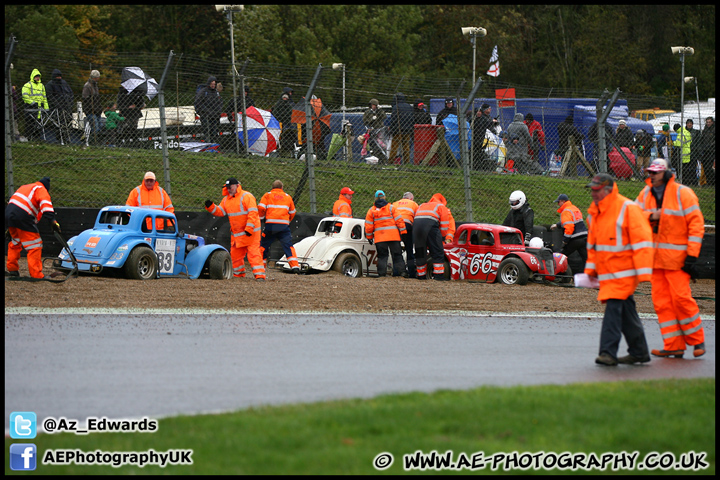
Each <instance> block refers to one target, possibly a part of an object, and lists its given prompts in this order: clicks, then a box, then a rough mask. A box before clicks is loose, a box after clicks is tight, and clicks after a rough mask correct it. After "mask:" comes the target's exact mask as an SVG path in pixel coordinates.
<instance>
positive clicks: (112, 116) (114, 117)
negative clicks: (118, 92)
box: [105, 103, 125, 147]
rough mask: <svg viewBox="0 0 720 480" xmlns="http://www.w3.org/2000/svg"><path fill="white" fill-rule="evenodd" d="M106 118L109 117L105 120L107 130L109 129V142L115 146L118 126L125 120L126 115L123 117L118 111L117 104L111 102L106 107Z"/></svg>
mask: <svg viewBox="0 0 720 480" xmlns="http://www.w3.org/2000/svg"><path fill="white" fill-rule="evenodd" d="M105 118H106V119H107V120H106V121H105V130H107V131H108V139H107V140H108V144H109V145H110V146H112V147H114V146H115V135H116V133H117V128H118V127H119V126H120V122H124V121H125V117H121V116H120V114H119V113H117V104H116V103H111V104H110V105H108V106H107V108H106V109H105Z"/></svg>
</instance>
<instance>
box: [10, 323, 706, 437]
mask: <svg viewBox="0 0 720 480" xmlns="http://www.w3.org/2000/svg"><path fill="white" fill-rule="evenodd" d="M33 311H34V312H36V313H24V311H23V309H6V312H5V313H6V316H5V431H6V435H7V432H8V431H9V430H8V429H9V415H10V413H11V412H13V411H33V412H35V413H36V414H37V418H38V421H40V420H41V419H43V418H46V417H55V418H60V417H66V418H68V419H76V420H80V421H81V422H83V421H84V419H85V418H87V417H90V416H95V417H108V418H111V419H121V418H142V417H146V416H147V417H149V418H160V417H164V416H170V415H177V414H195V413H201V412H220V411H231V410H237V409H241V408H245V407H249V406H257V405H268V404H283V403H299V402H314V401H322V400H329V399H337V398H358V397H360V398H368V397H373V396H376V395H380V394H387V393H399V392H410V391H425V392H431V391H435V390H439V389H468V388H473V387H478V386H483V385H497V386H512V385H533V384H567V383H576V382H607V381H620V380H644V379H652V378H669V377H677V378H689V377H711V378H714V377H715V320H714V317H713V318H712V319H710V320H705V319H704V320H703V326H704V328H705V336H706V341H705V343H706V346H707V350H708V354H706V355H705V356H703V357H702V358H699V359H694V358H693V356H692V353H691V352H690V353H686V355H685V359H682V360H680V359H657V358H653V360H652V361H651V362H650V363H648V364H644V365H636V366H630V365H620V366H618V367H601V366H597V365H595V363H594V359H595V356H596V355H597V348H598V342H599V332H600V324H601V317H600V316H598V314H557V313H556V314H552V316H550V315H548V314H547V313H545V314H538V315H535V314H532V313H524V314H518V315H502V314H478V313H467V314H459V313H457V312H448V313H441V314H437V313H436V314H380V315H363V314H353V313H301V314H294V313H293V314H289V313H284V314H278V313H267V312H257V313H253V312H222V313H221V312H216V313H207V311H204V312H203V313H187V312H183V313H179V312H174V311H162V312H158V311H124V312H111V311H107V312H105V313H84V312H86V311H79V312H78V311H75V312H73V311H66V312H65V313H58V311H56V310H50V309H48V310H44V311H43V310H41V311H40V312H41V313H37V309H33ZM643 324H644V326H645V333H646V336H647V340H648V344H649V346H650V348H651V349H652V348H660V347H661V345H662V341H661V338H660V333H659V329H658V326H657V323H656V321H655V320H651V319H643ZM626 349H627V346H626V344H625V342H624V340H623V341H622V342H621V343H620V350H619V355H624V354H625V352H626Z"/></svg>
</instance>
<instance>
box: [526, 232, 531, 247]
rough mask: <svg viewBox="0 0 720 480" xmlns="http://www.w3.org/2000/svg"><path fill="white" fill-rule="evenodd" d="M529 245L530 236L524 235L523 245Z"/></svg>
mask: <svg viewBox="0 0 720 480" xmlns="http://www.w3.org/2000/svg"><path fill="white" fill-rule="evenodd" d="M529 245H530V237H529V236H527V235H526V236H525V246H526V247H527V246H529Z"/></svg>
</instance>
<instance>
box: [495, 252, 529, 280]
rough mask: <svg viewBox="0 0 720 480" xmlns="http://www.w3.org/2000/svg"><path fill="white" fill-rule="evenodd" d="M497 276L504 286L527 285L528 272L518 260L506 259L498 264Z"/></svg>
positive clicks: (523, 263)
mask: <svg viewBox="0 0 720 480" xmlns="http://www.w3.org/2000/svg"><path fill="white" fill-rule="evenodd" d="M497 276H498V278H499V279H500V281H501V282H502V283H504V284H505V285H527V283H528V279H529V278H530V272H529V271H528V268H527V266H526V265H525V262H523V261H522V260H520V259H519V258H506V259H505V260H503V261H502V262H500V266H499V267H498V273H497Z"/></svg>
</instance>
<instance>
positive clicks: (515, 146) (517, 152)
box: [505, 113, 543, 233]
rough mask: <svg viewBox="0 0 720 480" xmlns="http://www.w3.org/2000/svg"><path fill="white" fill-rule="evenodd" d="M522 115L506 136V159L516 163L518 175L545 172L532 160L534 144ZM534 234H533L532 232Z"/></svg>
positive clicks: (512, 124)
mask: <svg viewBox="0 0 720 480" xmlns="http://www.w3.org/2000/svg"><path fill="white" fill-rule="evenodd" d="M523 120H524V116H523V114H522V113H516V114H515V118H514V119H513V121H512V123H510V125H508V128H507V131H506V136H507V139H508V141H507V142H505V148H506V154H505V156H506V158H508V159H510V160H513V161H514V167H515V170H517V171H518V173H523V174H528V175H534V174H540V173H542V172H543V170H542V168H540V165H539V164H538V163H537V162H536V161H533V160H532V159H531V158H530V154H529V153H528V147H529V145H530V144H531V143H532V137H530V131H529V129H528V127H527V125H525V123H524V122H523ZM531 233H532V232H531Z"/></svg>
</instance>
